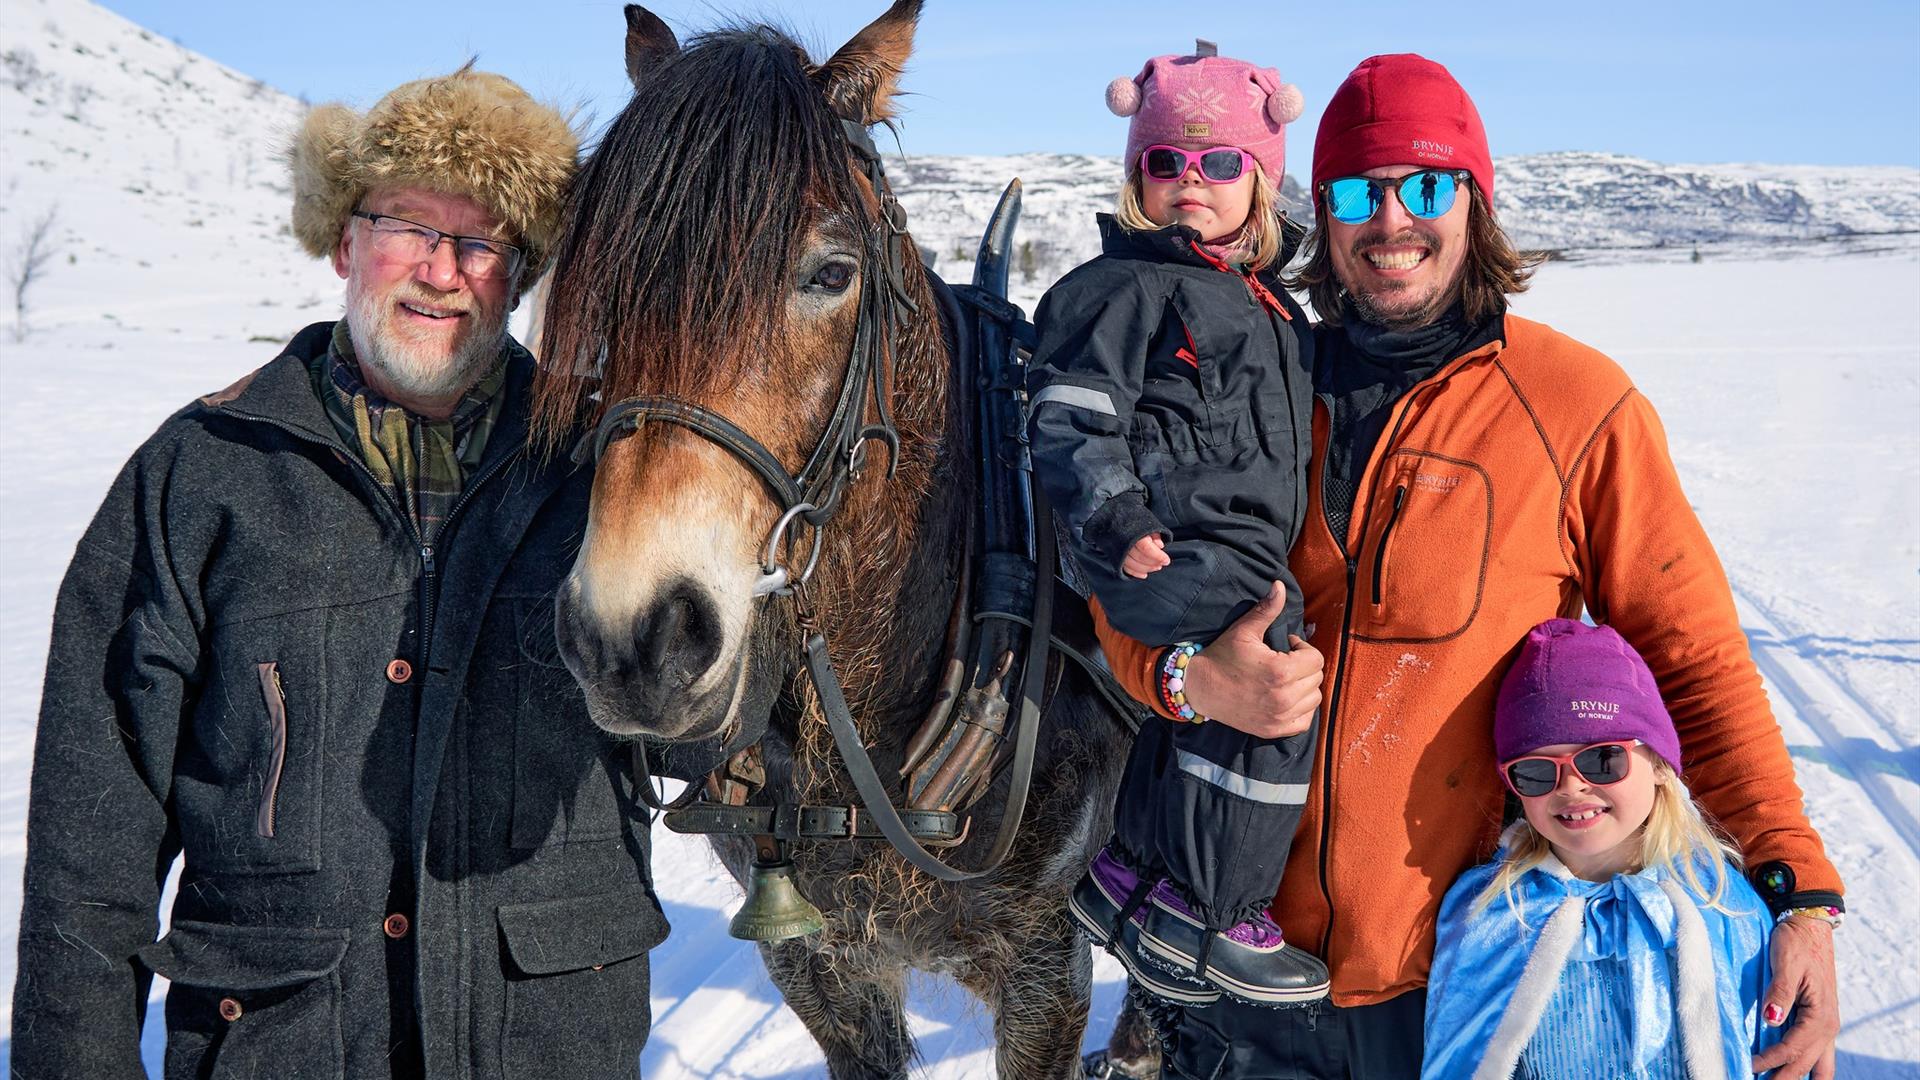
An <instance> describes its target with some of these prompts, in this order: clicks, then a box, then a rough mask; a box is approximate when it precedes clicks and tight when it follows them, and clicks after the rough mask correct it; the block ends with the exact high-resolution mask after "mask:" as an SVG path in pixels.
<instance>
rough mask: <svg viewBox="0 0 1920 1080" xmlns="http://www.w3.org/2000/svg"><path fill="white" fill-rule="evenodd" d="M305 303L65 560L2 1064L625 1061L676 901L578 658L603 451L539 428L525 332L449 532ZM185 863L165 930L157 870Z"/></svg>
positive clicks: (148, 453)
mask: <svg viewBox="0 0 1920 1080" xmlns="http://www.w3.org/2000/svg"><path fill="white" fill-rule="evenodd" d="M330 329H331V326H330V324H320V325H317V326H312V327H309V328H307V329H306V330H304V331H302V332H301V333H300V334H299V335H297V336H296V337H295V338H294V339H293V340H292V342H290V343H289V345H288V346H287V349H286V350H285V351H284V352H283V353H282V354H281V356H280V357H279V358H277V359H276V360H274V361H273V362H272V363H269V364H268V365H267V366H266V367H264V368H262V369H260V370H259V371H258V372H256V373H255V374H254V375H253V376H250V377H249V379H248V380H246V381H244V382H243V383H242V384H240V385H237V386H236V387H234V388H232V389H230V390H228V391H225V392H222V393H221V394H219V395H213V396H211V397H209V398H205V399H202V400H201V401H199V402H197V403H195V404H193V405H190V406H188V407H187V408H185V409H183V410H181V411H180V412H179V413H177V414H175V415H174V416H173V417H172V418H170V419H169V420H167V421H166V422H165V423H164V424H162V425H161V427H160V430H159V431H158V432H156V433H155V434H154V435H153V437H151V438H150V439H148V440H147V442H146V443H145V445H143V446H142V447H141V448H140V450H139V451H138V452H137V453H136V454H135V455H134V457H133V459H132V461H130V462H129V463H128V464H127V466H126V467H125V469H123V470H122V471H121V473H120V475H119V477H118V479H116V480H115V481H114V484H113V487H112V489H111V490H110V491H109V492H108V494H107V497H106V501H105V503H104V504H103V505H102V506H101V508H100V511H99V513H98V514H97V515H96V516H95V517H94V520H93V523H92V525H91V526H90V527H89V528H88V529H87V532H86V534H85V535H84V536H83V537H82V538H81V540H80V544H79V548H78V550H77V551H76V553H75V555H74V559H73V565H72V567H71V568H70V569H69V570H68V572H67V576H66V579H65V580H64V581H63V582H62V584H61V587H60V595H59V602H58V605H57V607H56V609H55V613H54V628H53V643H52V648H51V652H50V655H49V657H48V661H47V679H46V687H45V691H44V693H43V695H42V699H41V708H40V723H39V732H38V738H37V746H36V751H35V755H34V767H33V783H32V802H31V806H30V810H29V814H28V818H27V864H26V894H25V901H24V908H23V912H22V917H21V925H20V967H19V977H18V981H17V983H16V985H15V988H14V1011H13V1044H12V1056H13V1074H14V1075H15V1076H18V1077H22V1078H33V1080H37V1078H41V1077H48V1078H52V1077H88V1078H114V1077H127V1078H132V1077H143V1076H144V1075H145V1073H144V1072H143V1071H142V1070H141V1067H140V1055H139V1047H140V1023H141V1017H142V1013H143V1007H144V1003H145V1000H146V996H147V991H148V987H149V985H150V983H151V980H152V975H153V974H154V973H156V972H157V973H159V974H162V975H165V976H166V977H168V978H169V979H171V980H172V986H171V988H170V989H169V990H168V993H167V1000H166V1021H167V1029H168V1037H167V1051H166V1066H165V1075H166V1076H167V1077H169V1078H186V1077H204V1076H209V1075H212V1076H274V1077H282V1078H305V1077H314V1078H321V1077H324V1078H329V1080H332V1078H338V1077H353V1078H355V1080H380V1078H386V1077H424V1076H432V1077H471V1078H505V1077H518V1076H566V1077H569V1078H577V1080H588V1078H597V1077H628V1078H631V1077H632V1076H633V1075H634V1073H635V1070H636V1068H637V1067H638V1066H637V1060H638V1054H639V1051H640V1047H641V1044H642V1043H643V1042H644V1041H645V1039H646V1034H647V1027H648V1008H647V1001H648V994H647V990H648V973H647V950H648V949H650V948H652V947H653V946H654V945H656V944H658V943H659V942H660V941H661V939H662V938H664V937H665V936H666V933H667V923H666V920H665V918H663V916H662V914H661V910H660V905H659V903H658V902H657V900H656V899H655V897H654V893H653V883H652V880H651V878H650V876H649V872H648V865H647V854H648V847H647V844H648V840H647V825H646V822H645V820H644V819H643V818H642V817H641V816H640V815H639V814H638V813H636V807H635V804H634V799H633V779H632V767H631V759H630V753H629V750H628V749H627V747H626V746H624V745H621V744H619V743H616V742H615V741H613V740H611V739H610V738H608V737H607V736H605V735H603V734H602V733H601V732H600V731H599V729H597V728H596V727H594V725H593V724H592V723H591V722H590V721H589V720H588V718H587V715H586V708H585V702H584V699H583V698H582V695H581V693H580V691H579V688H578V687H577V686H576V685H575V684H574V681H573V679H572V677H571V676H570V675H569V674H568V673H567V671H566V669H565V668H564V667H563V666H562V665H561V663H560V662H559V660H558V658H557V656H556V651H555V645H554V633H553V594H554V590H555V587H556V586H557V585H558V583H559V581H560V579H561V577H562V575H564V574H565V573H566V571H567V569H568V567H569V566H570V565H571V563H572V561H573V556H574V552H575V549H576V547H577V546H578V544H579V540H580V533H581V529H582V527H583V524H584V522H585V520H586V508H587V499H588V491H589V487H590V483H591V479H592V478H591V476H590V474H589V470H586V469H576V468H574V467H572V466H571V465H569V464H568V463H567V462H566V461H565V459H564V457H563V458H561V459H559V460H557V461H548V460H544V459H543V458H541V457H539V456H536V455H533V454H531V453H529V451H528V448H527V446H526V433H527V412H528V410H527V389H528V383H529V379H530V377H531V375H532V368H533V364H532V359H531V357H529V356H528V355H527V354H526V352H525V350H522V349H520V348H519V347H518V346H517V345H513V346H510V349H511V359H510V361H509V374H508V377H507V381H506V384H505V386H504V387H503V388H502V389H501V391H500V393H502V394H503V395H505V399H504V402H503V406H502V411H501V414H500V418H499V421H498V424H497V426H496V427H495V429H494V431H493V433H492V436H491V438H490V439H489V441H488V444H487V450H486V456H485V458H484V459H483V460H482V461H481V462H480V463H479V465H478V466H477V467H476V468H475V469H474V471H473V473H472V475H470V476H469V477H468V479H467V481H466V485H465V489H464V492H463V494H462V496H461V500H460V504H459V506H458V508H457V509H456V510H455V511H454V513H453V514H452V515H450V516H449V517H448V518H447V520H446V521H445V523H444V525H443V526H442V529H441V531H440V533H439V535H438V536H437V537H436V539H435V542H434V546H433V548H432V549H430V550H429V549H423V547H422V545H421V544H420V543H419V541H418V539H417V538H416V537H415V536H414V533H413V529H412V527H411V525H410V524H409V522H408V520H407V518H406V517H405V516H404V515H402V514H401V512H400V509H399V507H398V505H397V504H396V503H395V502H394V500H393V499H392V497H391V496H389V495H388V494H387V493H386V491H385V490H384V489H382V488H381V487H380V485H379V484H378V483H376V481H375V480H374V478H373V476H372V474H371V473H370V472H368V470H367V469H366V467H365V466H364V465H362V464H361V463H360V459H359V457H358V455H357V453H356V451H355V450H354V449H353V448H350V447H347V446H344V445H342V443H341V442H340V439H339V437H338V436H337V435H336V434H335V430H334V426H333V424H332V422H331V421H329V420H328V419H327V416H326V415H325V413H324V412H323V411H322V406H321V403H320V401H319V400H318V398H317V397H316V396H315V392H314V389H313V386H312V383H311V380H310V378H309V374H308V367H307V361H308V358H309V357H312V356H314V355H316V354H317V353H318V352H319V351H323V350H325V349H326V347H327V341H328V338H329V334H330ZM176 853H184V856H185V868H184V870H183V871H182V875H181V880H180V888H179V894H178V897H177V899H176V900H175V902H174V905H173V912H172V916H173V917H172V927H171V929H170V930H169V931H168V933H167V934H166V935H165V936H164V937H161V938H160V939H159V940H158V941H156V940H155V936H156V930H157V927H156V907H157V904H158V901H159V899H160V888H161V881H162V880H163V879H164V878H165V876H166V874H167V869H168V865H169V864H170V863H171V862H172V860H173V858H174V855H175V854H176Z"/></svg>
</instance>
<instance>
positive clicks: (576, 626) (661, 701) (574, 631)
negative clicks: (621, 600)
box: [554, 578, 735, 738]
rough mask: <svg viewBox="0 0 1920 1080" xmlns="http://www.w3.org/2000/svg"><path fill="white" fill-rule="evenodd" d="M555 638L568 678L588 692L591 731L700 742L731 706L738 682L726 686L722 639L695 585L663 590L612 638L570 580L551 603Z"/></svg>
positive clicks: (685, 582)
mask: <svg viewBox="0 0 1920 1080" xmlns="http://www.w3.org/2000/svg"><path fill="white" fill-rule="evenodd" d="M554 635H555V638H556V640H557V641H558V644H559V648H560V656H561V659H562V660H563V661H565V663H566V665H567V670H568V671H571V672H572V673H573V677H574V678H575V679H576V680H578V681H579V683H580V685H581V687H582V689H584V690H585V691H586V694H587V700H588V703H589V704H590V705H591V706H593V708H592V710H591V711H592V713H593V717H594V720H595V722H596V723H599V724H600V725H601V726H602V727H605V728H608V729H609V730H612V731H616V732H618V733H620V734H636V733H645V734H650V735H657V736H662V737H666V738H676V737H682V736H691V737H698V736H699V735H703V734H708V732H704V731H702V732H694V731H691V730H689V729H691V728H695V727H702V728H704V727H706V726H708V724H706V723H703V721H713V722H716V723H717V722H721V721H723V720H724V716H721V717H711V716H708V715H707V714H708V713H709V712H711V711H713V710H714V709H716V708H717V709H718V710H720V711H722V712H723V713H724V711H726V710H727V708H728V706H729V705H730V703H731V699H732V696H733V691H734V683H735V679H734V677H733V674H732V673H728V674H727V675H726V677H723V678H717V679H716V678H711V677H710V676H712V675H715V674H718V673H716V672H715V671H714V668H715V665H716V664H718V663H720V661H721V658H722V657H721V654H722V652H723V648H724V645H725V631H724V628H723V626H722V624H721V621H720V617H719V613H718V611H716V610H715V608H714V605H713V602H712V600H711V599H709V598H708V596H707V594H706V592H705V591H704V590H702V589H701V588H700V587H699V586H698V585H696V584H694V582H693V581H691V580H690V579H686V578H681V579H677V580H674V581H671V582H669V583H668V584H667V587H665V588H663V589H661V590H660V591H659V592H658V593H657V594H656V595H655V597H654V599H653V601H652V602H651V603H650V604H648V605H647V606H646V607H644V608H642V609H641V610H640V612H639V613H638V614H636V615H635V616H634V617H633V619H632V621H631V622H630V623H629V624H627V625H626V626H623V627H619V628H618V629H617V630H616V629H615V628H613V627H609V626H607V625H605V624H604V623H603V622H602V621H601V620H599V619H596V618H593V617H592V616H591V615H590V614H589V613H588V612H587V611H586V610H585V609H584V606H583V605H582V604H581V603H580V601H579V594H578V589H577V587H576V585H575V583H574V582H573V581H571V580H569V581H568V582H567V583H565V584H563V585H562V586H561V588H560V592H559V595H558V596H557V597H556V598H555V600H554Z"/></svg>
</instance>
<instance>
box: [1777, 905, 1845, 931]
mask: <svg viewBox="0 0 1920 1080" xmlns="http://www.w3.org/2000/svg"><path fill="white" fill-rule="evenodd" d="M1795 915H1800V916H1803V917H1805V918H1808V919H1819V920H1820V921H1821V922H1823V923H1826V924H1827V925H1828V926H1831V927H1833V928H1834V929H1835V930H1838V929H1840V924H1841V923H1842V922H1844V921H1846V918H1847V913H1846V912H1844V911H1841V910H1840V909H1839V908H1837V907H1830V906H1827V905H1824V904H1823V905H1820V906H1818V907H1795V908H1788V909H1786V910H1785V911H1782V912H1781V913H1780V914H1778V915H1775V916H1774V917H1773V923H1774V925H1775V926H1778V925H1780V924H1781V923H1783V922H1786V921H1787V920H1788V919H1791V918H1793V917H1794V916H1795Z"/></svg>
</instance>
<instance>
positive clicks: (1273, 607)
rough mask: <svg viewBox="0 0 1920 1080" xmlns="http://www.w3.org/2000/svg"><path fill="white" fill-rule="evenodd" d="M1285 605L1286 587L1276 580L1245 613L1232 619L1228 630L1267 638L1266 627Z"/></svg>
mask: <svg viewBox="0 0 1920 1080" xmlns="http://www.w3.org/2000/svg"><path fill="white" fill-rule="evenodd" d="M1286 606H1287V587H1286V586H1285V585H1284V584H1282V583H1280V582H1278V581H1276V582H1274V583H1273V588H1271V589H1268V590H1267V595H1265V596H1263V597H1261V598H1260V601H1259V603H1256V604H1254V605H1253V606H1252V607H1251V608H1248V609H1247V613H1246V614H1245V615H1242V616H1240V617H1239V618H1238V619H1235V620H1234V621H1233V625H1232V626H1231V627H1229V628H1228V632H1229V633H1232V634H1236V635H1239V636H1241V637H1252V638H1256V639H1258V640H1260V641H1263V642H1264V641H1265V640H1266V639H1267V627H1269V626H1272V625H1273V620H1275V619H1277V618H1279V617H1280V612H1281V611H1283V610H1285V609H1286Z"/></svg>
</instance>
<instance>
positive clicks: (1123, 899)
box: [1067, 848, 1220, 1005]
mask: <svg viewBox="0 0 1920 1080" xmlns="http://www.w3.org/2000/svg"><path fill="white" fill-rule="evenodd" d="M1151 884H1152V883H1151V882H1147V881H1143V880H1142V879H1141V877H1140V875H1139V874H1137V873H1135V872H1134V871H1133V870H1130V869H1128V868H1127V866H1126V865H1125V864H1124V863H1122V862H1121V861H1120V860H1119V859H1116V858H1114V857H1113V854H1112V853H1111V851H1110V850H1109V849H1107V848H1101V849H1100V854H1098V855H1095V856H1094V857H1093V862H1091V863H1089V864H1087V872H1086V873H1084V874H1082V875H1080V881H1079V883H1078V884H1076V885H1075V886H1074V887H1073V894H1072V895H1071V896H1070V897H1068V899H1067V910H1068V911H1070V912H1072V913H1073V918H1074V921H1075V922H1077V923H1079V924H1080V928H1081V929H1083V930H1085V931H1086V932H1087V936H1088V937H1090V938H1092V939H1093V942H1094V944H1096V945H1099V946H1102V947H1104V948H1105V949H1106V950H1107V951H1108V952H1111V953H1112V954H1113V955H1114V956H1116V957H1118V958H1119V960H1120V963H1121V964H1122V965H1124V966H1125V967H1126V969H1127V974H1128V975H1130V976H1132V977H1133V981H1134V982H1136V983H1138V984H1139V985H1140V987H1141V989H1143V990H1146V991H1147V992H1148V993H1151V994H1153V995H1155V996H1156V997H1160V998H1164V999H1166V1000H1168V1001H1172V1002H1176V1003H1178V1004H1181V1005H1211V1004H1212V1003H1214V1002H1215V1001H1218V1000H1220V991H1219V990H1217V989H1215V988H1213V987H1212V986H1209V985H1207V984H1206V983H1204V982H1201V981H1200V980H1198V979H1195V978H1193V977H1192V976H1191V975H1188V974H1183V973H1181V972H1177V971H1172V970H1169V969H1167V968H1166V967H1164V966H1163V965H1159V964H1152V963H1147V962H1146V961H1145V959H1144V957H1145V956H1146V952H1145V950H1144V949H1143V948H1142V947H1141V944H1140V925H1141V923H1142V922H1143V921H1145V919H1146V910H1147V904H1146V897H1147V892H1148V887H1149V886H1150V885H1151Z"/></svg>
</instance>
